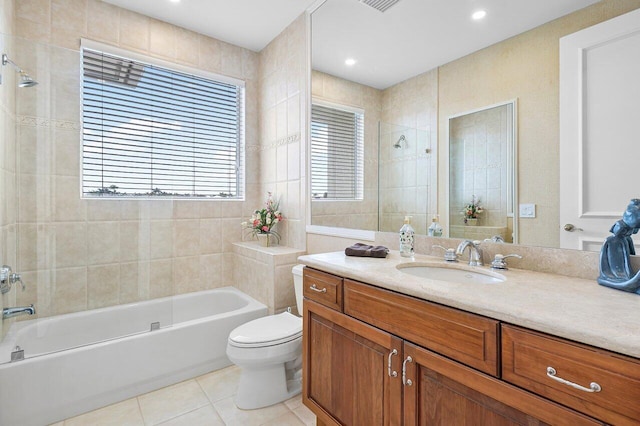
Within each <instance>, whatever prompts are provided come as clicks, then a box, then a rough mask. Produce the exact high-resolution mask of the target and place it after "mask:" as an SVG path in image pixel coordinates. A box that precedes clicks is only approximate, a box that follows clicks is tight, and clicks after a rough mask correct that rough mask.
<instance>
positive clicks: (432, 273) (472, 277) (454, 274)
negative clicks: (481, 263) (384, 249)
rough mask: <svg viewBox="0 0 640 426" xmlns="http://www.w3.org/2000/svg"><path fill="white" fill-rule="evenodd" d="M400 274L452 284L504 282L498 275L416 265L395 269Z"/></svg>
mask: <svg viewBox="0 0 640 426" xmlns="http://www.w3.org/2000/svg"><path fill="white" fill-rule="evenodd" d="M396 268H397V269H398V270H399V271H400V272H403V273H405V274H409V275H414V276H416V277H420V278H428V279H432V280H439V281H448V282H452V283H475V284H498V283H501V282H504V281H505V279H506V278H505V277H504V276H502V275H500V274H491V273H484V272H476V271H467V270H465V269H454V268H445V267H441V266H425V265H416V264H411V263H409V264H402V265H398V266H397V267H396Z"/></svg>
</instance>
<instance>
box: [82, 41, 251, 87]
mask: <svg viewBox="0 0 640 426" xmlns="http://www.w3.org/2000/svg"><path fill="white" fill-rule="evenodd" d="M83 49H91V50H97V51H100V52H104V53H108V54H110V55H115V56H120V57H122V58H125V59H132V60H134V61H139V62H143V63H145V64H149V65H156V66H159V67H163V68H168V69H170V70H174V71H178V72H182V73H185V74H192V75H196V76H199V77H203V78H206V79H209V80H215V81H219V82H222V83H228V84H233V85H235V86H239V87H242V88H244V87H245V82H244V80H240V79H237V78H234V77H229V76H226V75H221V74H216V73H212V72H209V71H203V70H201V69H198V68H193V67H189V66H186V65H181V64H177V63H175V62H171V61H165V60H162V59H158V58H154V57H152V56H147V55H143V54H140V53H136V52H132V51H130V50H126V49H121V48H119V47H115V46H111V45H109V44H104V43H100V42H98V41H93V40H88V39H85V38H82V39H80V50H81V51H82V50H83Z"/></svg>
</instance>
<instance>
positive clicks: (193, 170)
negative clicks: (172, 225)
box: [82, 46, 244, 199]
mask: <svg viewBox="0 0 640 426" xmlns="http://www.w3.org/2000/svg"><path fill="white" fill-rule="evenodd" d="M82 62H83V81H82V122H83V144H82V145H83V149H82V150H83V154H82V192H83V196H84V197H121V196H128V197H151V196H165V197H191V198H202V197H208V198H233V199H242V197H243V190H244V183H243V174H244V170H243V160H244V158H243V156H244V132H243V122H244V113H243V108H244V88H243V86H242V83H241V82H237V81H236V82H229V80H228V79H227V81H222V80H223V79H224V78H223V77H220V78H216V79H212V78H208V77H203V76H201V75H195V74H190V73H187V72H183V71H182V70H181V71H176V70H175V69H169V68H167V67H164V66H157V65H155V62H156V61H154V65H151V64H149V63H146V62H144V61H140V60H138V59H135V60H134V59H128V58H125V57H123V56H119V55H114V54H111V53H105V52H102V51H99V50H96V49H92V48H87V47H84V46H83V50H82ZM176 67H178V66H176ZM172 68H173V67H172Z"/></svg>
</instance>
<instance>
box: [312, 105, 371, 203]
mask: <svg viewBox="0 0 640 426" xmlns="http://www.w3.org/2000/svg"><path fill="white" fill-rule="evenodd" d="M363 123H364V114H363V113H362V112H361V111H355V110H354V109H351V108H348V107H342V106H336V105H331V104H327V103H324V102H322V103H320V102H317V101H314V103H313V105H312V106H311V193H312V196H313V198H315V199H332V200H362V199H363V186H364V178H363V176H364V172H363V164H364V161H363V157H364V124H363Z"/></svg>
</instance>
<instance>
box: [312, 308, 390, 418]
mask: <svg viewBox="0 0 640 426" xmlns="http://www.w3.org/2000/svg"><path fill="white" fill-rule="evenodd" d="M303 320H304V322H305V324H304V330H305V332H304V334H303V340H304V342H303V348H304V354H303V356H304V364H303V368H304V370H303V395H302V397H303V401H304V403H305V405H306V406H307V407H309V408H310V409H311V410H312V411H313V412H314V413H315V414H316V416H317V417H318V424H323V425H345V426H360V425H367V426H377V425H379V426H383V425H400V424H401V422H402V389H401V386H402V385H401V377H400V374H399V372H400V369H401V363H402V341H401V340H400V339H399V338H397V337H395V336H393V335H391V334H389V333H385V332H384V331H381V330H379V329H377V328H374V327H371V326H370V325H367V324H365V323H362V322H360V321H358V320H355V319H353V318H350V317H348V316H346V315H344V314H342V313H340V312H338V311H334V310H332V309H330V308H327V307H325V306H322V305H319V304H317V303H314V302H312V301H309V300H308V299H305V301H304V319H303ZM394 350H395V351H394ZM329 413H331V414H329Z"/></svg>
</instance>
